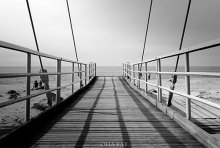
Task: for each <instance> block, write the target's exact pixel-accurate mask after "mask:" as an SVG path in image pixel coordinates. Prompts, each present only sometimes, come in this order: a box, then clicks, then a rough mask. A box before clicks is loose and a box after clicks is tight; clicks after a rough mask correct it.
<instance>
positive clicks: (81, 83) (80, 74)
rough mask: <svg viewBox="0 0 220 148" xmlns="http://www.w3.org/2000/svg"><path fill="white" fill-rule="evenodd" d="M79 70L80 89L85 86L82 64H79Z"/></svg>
mask: <svg viewBox="0 0 220 148" xmlns="http://www.w3.org/2000/svg"><path fill="white" fill-rule="evenodd" d="M79 67H80V68H79V69H80V73H79V78H80V84H79V85H80V88H82V86H83V82H82V64H81V63H80V64H79Z"/></svg>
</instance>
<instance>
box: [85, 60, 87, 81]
mask: <svg viewBox="0 0 220 148" xmlns="http://www.w3.org/2000/svg"><path fill="white" fill-rule="evenodd" d="M86 84H87V64H85V85H86Z"/></svg>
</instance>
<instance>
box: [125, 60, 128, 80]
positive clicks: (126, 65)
mask: <svg viewBox="0 0 220 148" xmlns="http://www.w3.org/2000/svg"><path fill="white" fill-rule="evenodd" d="M125 76H126V79H128V63H126V64H125Z"/></svg>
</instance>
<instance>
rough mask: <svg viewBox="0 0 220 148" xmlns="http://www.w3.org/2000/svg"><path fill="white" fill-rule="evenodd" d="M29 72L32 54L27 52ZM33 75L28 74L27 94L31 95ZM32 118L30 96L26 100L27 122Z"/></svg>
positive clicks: (28, 71) (29, 71) (29, 70)
mask: <svg viewBox="0 0 220 148" xmlns="http://www.w3.org/2000/svg"><path fill="white" fill-rule="evenodd" d="M26 71H27V73H31V54H30V53H27V68H26ZM30 87H31V77H30V76H27V82H26V95H27V96H28V95H30ZM29 120H30V98H29V99H27V100H26V122H27V121H29Z"/></svg>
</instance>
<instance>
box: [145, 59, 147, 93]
mask: <svg viewBox="0 0 220 148" xmlns="http://www.w3.org/2000/svg"><path fill="white" fill-rule="evenodd" d="M145 71H146V73H145V81H146V82H147V62H146V63H145ZM145 93H147V83H145Z"/></svg>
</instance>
